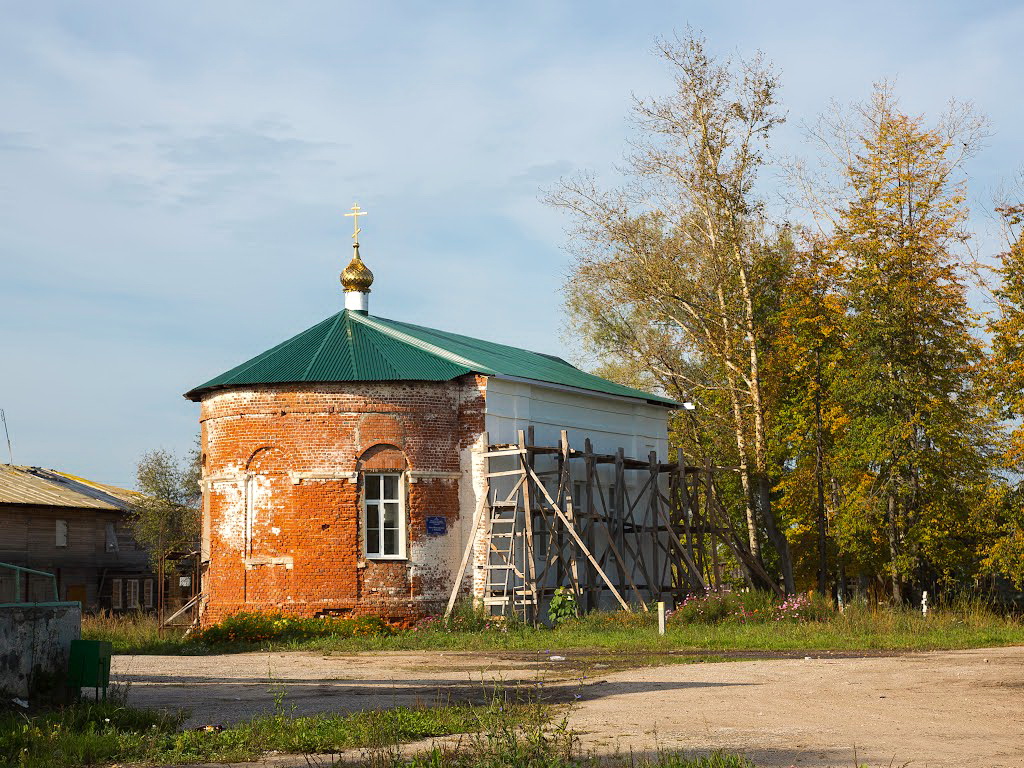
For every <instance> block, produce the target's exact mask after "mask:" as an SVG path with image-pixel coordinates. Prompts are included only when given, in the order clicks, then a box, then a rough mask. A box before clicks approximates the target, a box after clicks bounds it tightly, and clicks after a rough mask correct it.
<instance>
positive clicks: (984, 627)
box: [82, 601, 1024, 654]
mask: <svg viewBox="0 0 1024 768" xmlns="http://www.w3.org/2000/svg"><path fill="white" fill-rule="evenodd" d="M754 602H755V603H756V601H754ZM682 613H683V611H680V614H682ZM712 618H713V620H706V621H702V620H694V621H692V622H690V623H682V622H680V621H673V622H671V623H670V628H669V631H668V632H667V633H666V634H665V635H664V636H659V635H658V634H657V628H656V617H655V615H654V614H653V612H652V613H641V612H636V613H632V614H629V613H624V612H616V613H593V614H590V615H588V616H586V617H584V618H582V619H578V620H576V621H573V622H568V623H566V624H563V625H562V626H559V627H557V628H555V629H548V628H539V629H536V628H533V627H527V626H522V625H517V624H515V623H512V624H508V625H505V624H502V623H501V622H495V621H475V622H474V621H463V622H461V623H460V624H458V626H459V627H461V628H457V629H455V630H448V629H445V628H444V627H442V626H441V625H440V623H439V622H435V623H434V624H433V625H430V626H426V627H425V628H421V629H414V630H408V631H399V632H395V633H393V634H390V635H380V636H372V635H368V636H349V637H337V636H323V637H312V638H305V639H281V640H268V641H263V642H257V643H246V642H233V643H226V644H218V645H205V644H202V643H200V642H197V641H196V640H194V639H190V638H188V637H185V636H184V635H183V633H181V632H180V631H179V632H175V633H168V634H165V635H164V636H163V637H160V636H158V634H157V631H156V626H155V623H154V622H153V620H152V619H150V618H148V617H141V616H140V617H134V618H132V617H129V618H115V619H109V618H107V619H104V618H94V617H86V618H84V619H83V624H82V636H83V637H85V638H87V639H95V640H109V641H110V642H111V643H113V646H114V652H115V653H148V654H153V653H158V654H159V653H164V654H208V653H224V652H237V651H250V650H315V651H335V652H346V653H348V652H358V651H369V650H374V651H378V650H384V651H404V650H467V651H533V652H543V651H548V650H552V651H553V650H572V649H577V650H579V649H590V650H595V651H607V652H616V651H622V652H630V653H637V652H645V651H646V652H652V653H660V652H668V651H704V652H709V651H710V652H714V651H801V650H806V651H870V650H879V651H885V650H889V651H912V650H943V649H959V648H980V647H991V646H1001V645H1019V644H1024V624H1022V623H1021V622H1020V621H1018V620H1014V619H1010V618H1005V617H1001V616H998V615H996V614H995V613H993V612H992V611H990V610H988V609H987V608H986V607H985V606H984V605H983V604H982V603H980V602H978V601H961V602H958V603H954V604H953V605H950V606H946V607H937V608H936V609H934V610H933V611H931V613H930V614H929V616H928V617H927V618H924V617H922V616H921V614H920V613H919V612H918V611H914V610H910V609H893V608H889V607H884V606H876V607H870V606H867V605H863V604H854V605H851V606H849V607H848V608H847V610H846V611H845V613H843V614H838V613H834V614H831V615H829V616H827V617H826V618H825V620H820V621H794V620H787V621H747V620H737V619H736V618H735V617H731V618H730V617H726V618H725V619H723V618H722V617H721V616H717V617H712ZM698 619H699V617H698ZM427 624H428V625H429V624H430V623H429V622H428V623H427Z"/></svg>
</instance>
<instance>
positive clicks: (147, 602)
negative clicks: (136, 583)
mask: <svg viewBox="0 0 1024 768" xmlns="http://www.w3.org/2000/svg"><path fill="white" fill-rule="evenodd" d="M142 604H143V605H144V606H145V607H146V608H152V607H153V580H152V579H146V580H145V581H144V582H142Z"/></svg>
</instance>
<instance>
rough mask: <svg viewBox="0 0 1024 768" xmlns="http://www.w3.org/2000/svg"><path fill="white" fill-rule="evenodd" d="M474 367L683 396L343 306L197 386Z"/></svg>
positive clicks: (612, 390) (426, 375)
mask: <svg viewBox="0 0 1024 768" xmlns="http://www.w3.org/2000/svg"><path fill="white" fill-rule="evenodd" d="M467 373H482V374H485V375H488V376H508V377H514V378H520V379H529V380H532V381H538V382H544V383H548V384H560V385H562V386H567V387H575V388H577V389H583V390H589V391H592V392H601V393H603V394H608V395H618V396H620V397H632V398H637V399H641V400H646V401H648V402H652V403H659V404H661V405H669V406H675V405H679V403H677V402H676V401H675V400H671V399H669V398H667V397H661V396H660V395H652V394H649V393H647V392H641V391H640V390H638V389H632V388H631V387H625V386H623V385H621V384H616V383H615V382H612V381H608V380H607V379H602V378H601V377H600V376H594V375H593V374H590V373H587V372H585V371H581V370H580V369H579V368H576V367H575V366H572V365H570V364H569V363H567V362H565V361H564V360H562V359H561V358H558V357H554V356H552V355H543V354H540V353H537V352H529V351H527V350H525V349H518V348H516V347H509V346H506V345H505V344H495V343H493V342H490V341H482V340H480V339H474V338H471V337H469V336H461V335H459V334H457V333H448V332H446V331H437V330H434V329H432V328H423V327H421V326H418V325H410V324H409V323H400V322H397V321H395V320H386V319H384V318H382V317H374V316H371V315H366V314H363V313H360V312H350V311H349V310H343V311H341V312H339V313H338V314H336V315H332V316H331V317H329V318H327V319H326V320H324V321H322V322H320V323H317V324H316V325H314V326H313V327H312V328H309V329H307V330H305V331H303V332H302V333H300V334H298V335H297V336H293V337H292V338H290V339H288V340H287V341H285V342H282V343H281V344H278V345H277V346H276V347H274V348H272V349H268V350H267V351H266V352H264V353H263V354H261V355H257V356H256V357H254V358H252V360H249V361H248V362H245V363H242V364H241V365H239V366H237V367H235V368H232V369H231V370H230V371H227V372H226V373H222V374H221V375H220V376H217V377H216V378H214V379H210V380H209V381H208V382H206V383H205V384H201V385H199V386H198V387H196V388H194V389H192V390H190V391H189V392H187V393H186V394H185V397H187V398H189V399H190V400H198V399H199V398H200V397H201V396H202V394H203V393H204V392H207V391H209V390H211V389H221V388H225V387H237V386H247V385H250V384H285V383H294V382H321V383H322V382H333V381H449V380H451V379H454V378H456V377H458V376H463V375H465V374H467Z"/></svg>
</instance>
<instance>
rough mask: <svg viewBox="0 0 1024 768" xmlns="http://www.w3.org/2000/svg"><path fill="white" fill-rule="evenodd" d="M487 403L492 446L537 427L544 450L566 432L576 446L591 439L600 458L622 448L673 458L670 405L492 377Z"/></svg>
mask: <svg viewBox="0 0 1024 768" xmlns="http://www.w3.org/2000/svg"><path fill="white" fill-rule="evenodd" d="M486 403H487V405H486V418H485V426H486V428H487V432H488V434H489V436H490V441H491V443H514V442H515V441H516V432H517V430H524V431H525V430H526V429H527V427H529V426H533V428H534V430H535V431H536V440H537V444H538V445H557V444H558V440H559V435H560V433H561V430H563V429H564V430H566V431H567V432H568V434H569V442H570V443H572V444H574V445H575V446H578V447H581V448H582V446H583V441H584V439H586V438H588V437H589V438H590V440H591V441H592V442H593V444H594V450H595V451H596V452H598V453H613V452H614V451H616V450H618V449H619V448H622V449H624V450H625V452H626V455H627V456H633V457H636V458H646V456H647V454H649V453H650V452H651V451H656V452H657V454H658V457H659V458H660V459H661V460H662V461H665V460H667V458H668V417H669V414H671V413H672V410H671V409H670V408H667V407H665V406H664V405H652V404H651V403H648V402H645V401H643V400H640V399H638V398H635V397H621V396H618V395H606V394H603V393H600V392H591V391H586V390H581V389H574V388H572V387H563V386H559V385H557V384H545V383H542V382H538V381H530V380H528V379H512V378H508V377H498V376H489V377H488V378H487V391H486Z"/></svg>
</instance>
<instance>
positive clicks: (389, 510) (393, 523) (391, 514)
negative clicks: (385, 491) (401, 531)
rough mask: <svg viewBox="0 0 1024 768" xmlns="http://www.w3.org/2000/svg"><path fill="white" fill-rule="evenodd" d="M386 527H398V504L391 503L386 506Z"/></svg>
mask: <svg viewBox="0 0 1024 768" xmlns="http://www.w3.org/2000/svg"><path fill="white" fill-rule="evenodd" d="M384 527H385V528H397V527H398V504H397V502H393V501H389V502H386V503H385V504H384Z"/></svg>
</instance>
